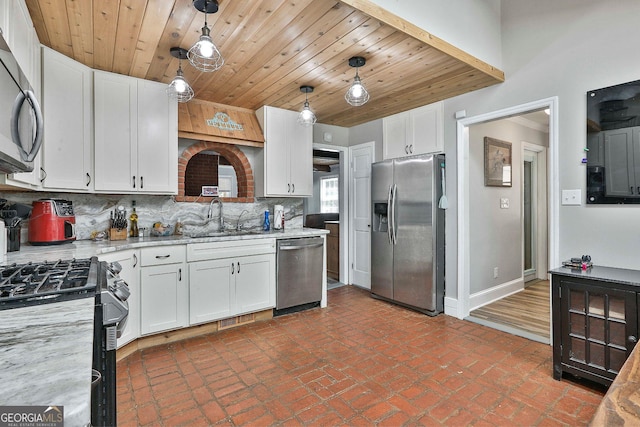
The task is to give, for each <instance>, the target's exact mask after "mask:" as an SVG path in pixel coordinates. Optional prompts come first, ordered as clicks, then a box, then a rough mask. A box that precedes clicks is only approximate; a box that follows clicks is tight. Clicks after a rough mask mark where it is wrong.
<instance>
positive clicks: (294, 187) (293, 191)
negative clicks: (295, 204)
mask: <svg viewBox="0 0 640 427" xmlns="http://www.w3.org/2000/svg"><path fill="white" fill-rule="evenodd" d="M295 192H296V185H295V184H291V193H295Z"/></svg>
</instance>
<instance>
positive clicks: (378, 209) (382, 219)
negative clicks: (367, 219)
mask: <svg viewBox="0 0 640 427" xmlns="http://www.w3.org/2000/svg"><path fill="white" fill-rule="evenodd" d="M387 206H388V204H387V202H374V204H373V231H376V232H379V233H386V232H387V231H388V230H389V215H388V212H387Z"/></svg>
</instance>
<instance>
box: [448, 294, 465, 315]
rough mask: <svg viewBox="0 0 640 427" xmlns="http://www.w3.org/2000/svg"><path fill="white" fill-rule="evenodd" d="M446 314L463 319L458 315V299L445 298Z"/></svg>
mask: <svg viewBox="0 0 640 427" xmlns="http://www.w3.org/2000/svg"><path fill="white" fill-rule="evenodd" d="M444 314H448V315H449V316H453V317H457V318H458V319H462V317H460V314H459V313H458V300H457V299H456V298H451V297H444Z"/></svg>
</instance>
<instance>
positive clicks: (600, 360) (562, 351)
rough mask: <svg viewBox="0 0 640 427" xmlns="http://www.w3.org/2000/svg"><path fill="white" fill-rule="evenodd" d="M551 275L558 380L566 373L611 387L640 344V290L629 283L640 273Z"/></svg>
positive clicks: (600, 271) (599, 270)
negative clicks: (639, 334) (639, 338)
mask: <svg viewBox="0 0 640 427" xmlns="http://www.w3.org/2000/svg"><path fill="white" fill-rule="evenodd" d="M551 273H552V284H551V292H552V313H553V376H554V378H555V379H557V380H559V379H561V378H562V374H563V373H564V372H567V373H570V374H573V375H576V376H578V377H582V378H587V379H590V380H593V381H596V382H599V383H601V384H605V385H610V384H611V382H612V381H613V380H614V378H615V377H616V375H617V374H618V372H619V371H620V369H621V368H622V365H623V364H624V362H625V361H626V360H627V357H629V355H630V354H631V350H633V347H634V346H635V344H636V341H637V337H638V328H639V319H638V304H639V301H640V294H639V292H640V287H639V286H638V284H637V283H634V282H633V281H629V280H628V279H629V278H631V279H632V280H637V279H640V272H635V270H623V269H613V268H606V267H593V268H592V269H589V270H585V271H581V270H577V269H576V270H569V269H567V271H564V270H562V269H558V270H553V271H552V272H551ZM593 273H595V274H593ZM636 273H637V275H638V277H637V278H636V277H635V276H636Z"/></svg>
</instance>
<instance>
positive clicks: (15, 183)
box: [0, 0, 42, 190]
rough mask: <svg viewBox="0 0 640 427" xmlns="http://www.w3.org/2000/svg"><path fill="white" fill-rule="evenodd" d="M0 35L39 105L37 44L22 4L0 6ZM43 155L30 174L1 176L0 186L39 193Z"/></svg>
mask: <svg viewBox="0 0 640 427" xmlns="http://www.w3.org/2000/svg"><path fill="white" fill-rule="evenodd" d="M0 33H1V34H2V38H3V39H4V40H5V41H6V42H7V45H8V46H9V48H10V49H11V51H12V53H13V56H14V57H15V58H16V61H17V62H18V64H19V65H20V69H21V70H22V72H23V73H24V74H25V76H26V77H27V79H28V80H29V83H30V84H31V87H32V88H33V91H34V92H35V94H36V98H37V99H38V102H39V103H40V104H42V91H41V80H40V64H41V62H40V41H39V40H38V35H37V34H36V31H35V29H34V28H33V23H32V22H31V17H30V16H29V11H28V9H27V6H26V4H25V2H24V0H13V1H5V2H2V3H1V4H0ZM41 158H42V151H40V152H38V155H37V156H36V158H35V159H34V160H33V171H31V172H20V173H12V174H7V175H5V174H0V184H1V185H7V186H11V187H21V188H28V189H36V190H37V189H39V188H40V186H41V182H40V179H41V173H40V167H41Z"/></svg>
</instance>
